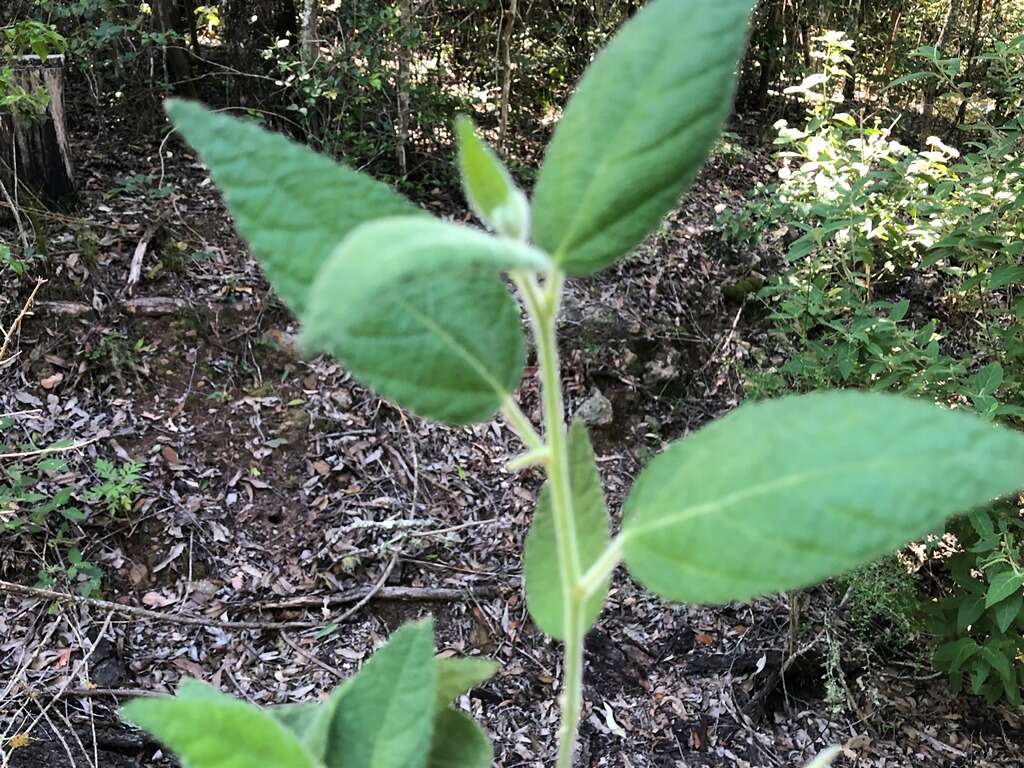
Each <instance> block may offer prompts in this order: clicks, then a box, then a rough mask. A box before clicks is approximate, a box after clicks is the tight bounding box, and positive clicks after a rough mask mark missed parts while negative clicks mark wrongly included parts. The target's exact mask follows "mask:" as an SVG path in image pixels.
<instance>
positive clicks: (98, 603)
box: [0, 581, 322, 629]
mask: <svg viewBox="0 0 1024 768" xmlns="http://www.w3.org/2000/svg"><path fill="white" fill-rule="evenodd" d="M0 592H6V593H8V594H12V595H22V596H23V597H31V598H36V599H39V600H53V601H54V602H58V603H75V604H76V605H90V606H93V607H95V608H101V609H103V610H105V611H116V612H118V613H126V614H129V615H131V616H138V617H139V618H144V619H152V620H153V621H163V622H167V623H170V624H185V625H188V626H193V627H219V628H220V629H313V628H314V627H319V626H322V622H319V621H269V622H268V621H220V620H218V619H208V618H204V617H201V616H182V615H180V614H170V613H160V612H159V611H151V610H149V609H147V608H138V607H136V606H134V605H122V604H121V603H114V602H111V601H109V600H98V599H96V598H94V597H82V596H80V595H72V594H69V593H67V592H55V591H53V590H52V589H40V588H39V587H26V586H23V585H21V584H13V583H11V582H9V581H0Z"/></svg>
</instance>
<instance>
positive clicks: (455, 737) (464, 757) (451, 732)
mask: <svg viewBox="0 0 1024 768" xmlns="http://www.w3.org/2000/svg"><path fill="white" fill-rule="evenodd" d="M493 760H494V749H493V748H492V747H491V740H490V739H488V738H487V734H486V733H484V731H483V729H482V728H481V727H480V726H479V725H478V724H477V723H476V722H475V721H474V720H473V719H472V718H471V717H469V715H467V714H465V713H464V712H460V711H458V710H455V709H448V708H445V709H443V710H441V711H440V712H438V714H437V719H436V720H435V722H434V740H433V743H432V744H431V745H430V756H429V757H428V758H427V768H491V763H492V762H493Z"/></svg>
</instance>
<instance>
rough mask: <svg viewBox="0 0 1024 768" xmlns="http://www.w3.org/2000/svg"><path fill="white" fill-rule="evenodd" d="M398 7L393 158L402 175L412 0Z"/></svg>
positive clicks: (402, 0) (406, 135) (405, 164)
mask: <svg viewBox="0 0 1024 768" xmlns="http://www.w3.org/2000/svg"><path fill="white" fill-rule="evenodd" d="M398 7H399V10H400V12H401V19H400V21H401V30H400V31H399V35H400V38H399V40H398V76H397V82H396V83H395V91H396V107H397V110H398V114H397V118H396V120H395V127H396V135H395V159H396V160H397V161H398V172H399V174H400V175H401V176H403V177H404V176H405V175H406V174H407V173H408V172H409V160H408V157H407V154H406V144H407V143H408V141H409V59H410V57H411V56H412V51H411V50H410V49H411V47H412V39H413V19H412V16H413V13H414V5H413V0H400V2H399V4H398Z"/></svg>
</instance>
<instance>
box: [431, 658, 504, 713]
mask: <svg viewBox="0 0 1024 768" xmlns="http://www.w3.org/2000/svg"><path fill="white" fill-rule="evenodd" d="M497 671H498V662H496V661H491V660H490V659H476V658H468V657H464V656H463V657H449V658H445V659H438V660H437V697H436V703H437V708H438V709H446V708H447V707H448V705H449V704H451V703H452V702H453V701H455V699H457V698H458V697H459V696H461V695H462V694H464V693H466V692H468V691H470V690H472V689H473V688H476V687H477V686H478V685H481V684H482V683H485V682H487V681H488V680H490V679H491V678H492V677H494V673H495V672H497Z"/></svg>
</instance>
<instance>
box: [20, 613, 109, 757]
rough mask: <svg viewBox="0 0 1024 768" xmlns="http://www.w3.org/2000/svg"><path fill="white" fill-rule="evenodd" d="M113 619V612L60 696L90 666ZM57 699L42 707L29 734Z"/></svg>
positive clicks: (63, 684) (64, 685) (30, 727)
mask: <svg viewBox="0 0 1024 768" xmlns="http://www.w3.org/2000/svg"><path fill="white" fill-rule="evenodd" d="M112 618H114V613H113V611H111V612H109V613H108V614H107V618H106V620H105V621H104V622H103V626H102V627H101V628H100V631H99V633H98V634H97V635H96V640H95V642H93V644H92V647H91V648H90V649H89V650H88V651H86V653H85V655H84V656H83V657H82V658H81V660H80V661H79V662H78V664H76V665H75V668H74V670H72V671H71V674H69V675H68V676H67V677H66V678H65V679H64V682H63V683H61V685H60V687H59V688H58V689H57V693H58V694H60V692H61V691H66V690H67V689H68V688H69V687H70V686H71V683H72V681H73V680H75V678H77V677H78V675H79V673H80V672H81V671H82V670H83V669H86V665H88V663H89V659H90V658H91V657H92V655H93V654H94V653H95V652H96V649H97V648H99V647H100V640H101V639H102V638H103V636H104V635H105V634H107V629H108V628H109V627H110V620H111V619H112ZM57 698H59V695H58V697H56V698H54V699H53V700H51V701H50V703H49V704H47V705H46V706H45V707H40V710H39V717H37V718H36V719H35V720H34V721H33V722H32V724H31V725H30V726H29V727H28V732H29V733H31V732H32V731H34V730H35V728H36V726H37V725H39V721H40V720H42V719H43V718H44V717H46V713H47V712H48V711H49V709H50V707H52V706H53V705H54V704H55V703H56V702H57ZM47 722H49V718H47ZM68 754H70V751H69V752H68Z"/></svg>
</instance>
